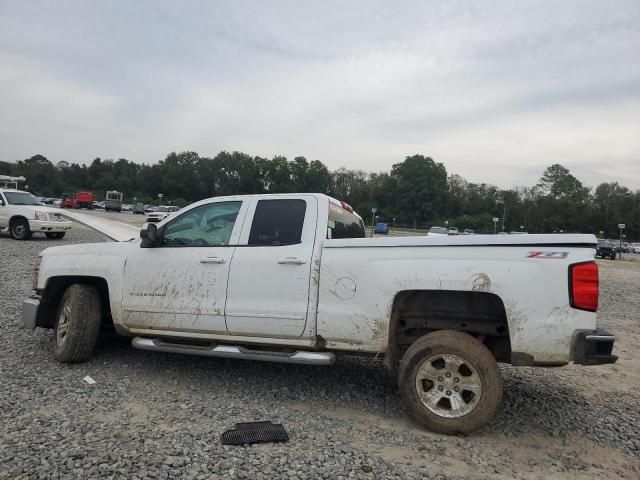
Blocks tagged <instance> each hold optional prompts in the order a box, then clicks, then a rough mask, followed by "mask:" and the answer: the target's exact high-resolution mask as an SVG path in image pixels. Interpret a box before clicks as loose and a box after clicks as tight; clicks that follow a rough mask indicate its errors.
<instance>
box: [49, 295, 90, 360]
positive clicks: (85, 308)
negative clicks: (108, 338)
mask: <svg viewBox="0 0 640 480" xmlns="http://www.w3.org/2000/svg"><path fill="white" fill-rule="evenodd" d="M101 316H102V315H101V302H100V293H99V292H98V289H97V288H96V287H93V286H91V285H81V284H74V285H71V286H70V287H69V288H67V290H66V291H65V292H64V294H63V295H62V298H61V299H60V305H59V307H58V315H57V318H56V325H55V328H54V330H53V337H54V343H53V356H54V358H55V359H56V360H58V361H59V362H63V363H77V362H84V361H86V360H88V359H89V358H90V357H91V354H92V353H93V349H94V348H95V346H96V341H97V340H98V334H99V333H100V322H101Z"/></svg>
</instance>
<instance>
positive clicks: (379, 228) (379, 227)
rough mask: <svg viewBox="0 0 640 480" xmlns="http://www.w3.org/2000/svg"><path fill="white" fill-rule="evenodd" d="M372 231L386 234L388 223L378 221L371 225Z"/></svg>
mask: <svg viewBox="0 0 640 480" xmlns="http://www.w3.org/2000/svg"><path fill="white" fill-rule="evenodd" d="M373 233H379V234H381V235H387V234H388V233H389V224H388V223H384V222H378V223H376V224H375V226H374V227H373Z"/></svg>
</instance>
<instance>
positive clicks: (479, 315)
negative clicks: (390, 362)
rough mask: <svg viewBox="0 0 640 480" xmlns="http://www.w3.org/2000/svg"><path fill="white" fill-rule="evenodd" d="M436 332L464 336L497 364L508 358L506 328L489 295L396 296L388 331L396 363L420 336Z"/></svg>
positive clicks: (498, 303)
mask: <svg viewBox="0 0 640 480" xmlns="http://www.w3.org/2000/svg"><path fill="white" fill-rule="evenodd" d="M436 330H457V331H461V332H467V333H470V334H472V335H473V336H474V337H476V338H478V339H479V340H481V341H482V342H483V343H484V344H485V345H486V347H487V348H488V349H489V350H490V351H491V353H493V356H494V357H495V358H496V360H498V361H504V362H508V361H510V357H511V340H510V335H509V324H508V322H507V314H506V311H505V308H504V304H503V303H502V300H501V299H500V297H499V296H497V295H495V294H493V293H488V292H461V291H454V290H407V291H403V292H400V293H398V294H397V295H396V297H395V299H394V303H393V309H392V314H391V322H390V329H389V341H390V343H391V345H390V347H391V348H390V351H391V352H394V353H395V354H396V356H397V358H398V359H399V358H400V357H401V355H402V354H404V352H405V351H406V350H407V349H408V348H409V346H410V345H411V344H412V343H413V342H414V341H416V340H417V339H418V338H420V337H421V336H423V335H425V334H427V333H430V332H433V331H436Z"/></svg>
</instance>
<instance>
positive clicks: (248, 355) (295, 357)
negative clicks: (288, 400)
mask: <svg viewBox="0 0 640 480" xmlns="http://www.w3.org/2000/svg"><path fill="white" fill-rule="evenodd" d="M131 345H132V346H133V347H135V348H139V349H140V350H150V351H154V352H169V353H186V354H190V355H202V356H205V357H224V358H240V359H245V360H259V361H263V362H281V363H299V364H304V365H331V364H332V363H333V362H335V360H336V356H335V355H334V354H333V353H332V352H306V351H298V352H269V351H264V350H250V349H248V348H245V347H238V346H235V345H204V346H203V345H185V344H183V343H169V342H165V341H163V340H160V339H159V338H142V337H134V339H133V340H132V341H131Z"/></svg>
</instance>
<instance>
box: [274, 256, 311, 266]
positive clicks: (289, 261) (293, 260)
mask: <svg viewBox="0 0 640 480" xmlns="http://www.w3.org/2000/svg"><path fill="white" fill-rule="evenodd" d="M278 263H279V264H281V265H304V264H305V263H307V261H306V260H303V259H301V258H297V257H284V258H281V259H280V260H278Z"/></svg>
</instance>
